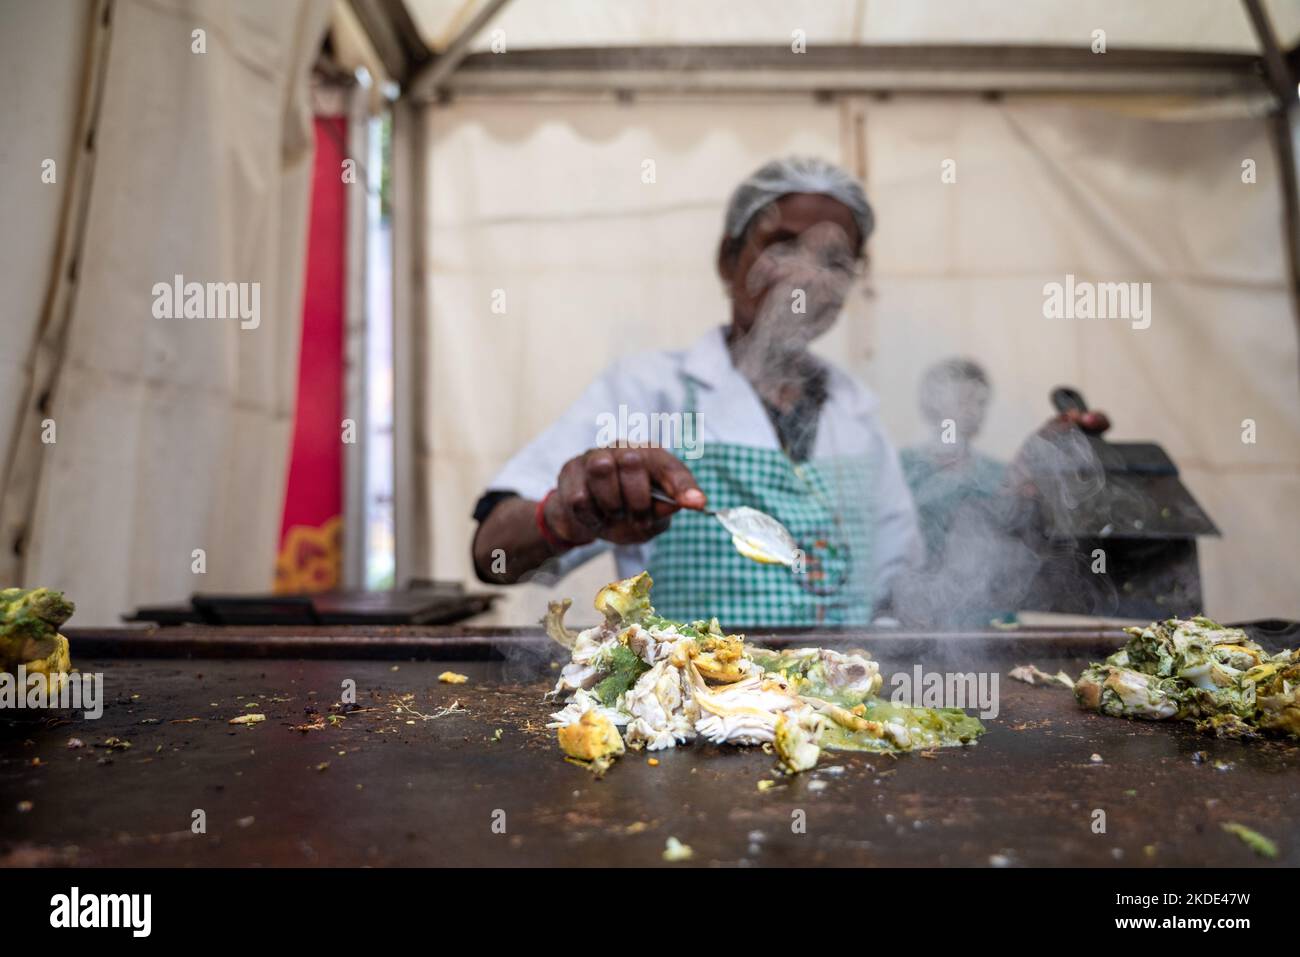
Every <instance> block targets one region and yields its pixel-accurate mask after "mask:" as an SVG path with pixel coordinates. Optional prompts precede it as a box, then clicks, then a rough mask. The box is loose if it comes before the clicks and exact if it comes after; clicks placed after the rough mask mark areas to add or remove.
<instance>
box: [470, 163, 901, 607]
mask: <svg viewBox="0 0 1300 957" xmlns="http://www.w3.org/2000/svg"><path fill="white" fill-rule="evenodd" d="M872 225H873V221H872V212H871V207H870V206H869V205H868V203H867V199H866V196H865V195H864V194H863V192H862V188H861V187H860V186H859V185H858V183H857V182H856V181H855V180H854V179H853V178H852V177H851V176H849V174H848V173H846V172H844V171H843V170H841V169H839V168H838V167H835V166H832V165H831V164H829V163H825V162H823V161H821V160H816V159H798V158H793V159H787V160H778V161H774V162H771V163H768V164H767V165H765V166H764V167H762V168H761V169H759V170H758V171H757V172H756V173H754V174H753V175H752V176H750V177H749V178H748V179H747V180H745V182H743V183H741V185H740V186H739V187H738V188H737V189H736V191H735V192H734V193H733V195H732V197H731V201H730V203H729V204H728V207H727V212H726V219H725V229H724V235H723V237H722V242H721V244H720V246H719V249H718V261H717V266H718V272H719V273H720V275H721V277H722V280H723V282H724V284H725V286H726V290H727V293H728V297H729V298H730V300H731V321H730V323H729V325H728V326H726V327H723V328H716V329H713V330H710V331H709V332H708V333H707V334H706V335H704V336H703V337H702V338H701V339H699V340H698V341H697V342H696V343H695V344H694V345H693V346H691V347H690V348H688V349H687V350H685V351H684V352H659V353H652V354H649V355H642V356H637V357H633V358H630V359H624V360H621V361H619V362H616V363H615V364H614V365H613V366H612V367H611V368H610V369H609V370H607V371H606V372H605V373H604V374H603V375H602V376H601V377H600V378H599V379H597V380H596V382H594V383H593V384H592V385H591V386H590V387H589V388H588V389H587V390H586V392H584V393H583V395H582V396H581V397H580V398H579V399H578V401H577V402H575V403H574V404H573V405H572V406H571V407H570V408H569V409H568V410H567V411H566V412H565V413H564V414H563V415H562V416H561V417H560V419H559V421H558V422H556V423H555V424H554V425H552V426H551V427H550V428H549V429H547V430H546V431H545V432H544V433H542V434H541V435H540V436H538V438H537V439H535V440H534V441H533V442H532V443H531V444H530V445H528V446H527V447H526V448H524V449H523V451H521V452H520V453H518V454H517V455H516V456H515V457H514V458H513V459H511V460H510V462H509V463H507V465H506V466H505V468H504V469H502V471H501V472H500V473H499V474H498V475H497V476H496V477H495V478H494V479H493V480H492V482H491V484H490V486H489V491H488V492H487V493H486V494H485V495H484V496H483V498H482V499H481V500H480V501H479V504H478V507H477V508H476V510H475V517H476V518H477V519H478V521H479V527H478V531H477V533H476V535H475V538H474V545H473V550H474V563H475V568H476V569H477V571H478V574H479V577H480V578H481V579H482V580H484V581H486V582H492V583H509V582H516V581H519V580H520V579H521V578H524V577H525V576H527V575H528V574H529V573H531V572H533V571H534V570H536V569H538V568H539V567H540V566H542V565H543V563H546V562H548V561H552V560H554V561H555V562H556V563H557V566H558V567H557V568H556V571H558V572H559V573H560V574H563V573H565V572H567V571H568V570H570V569H571V568H573V567H575V566H576V565H578V564H580V563H581V562H583V561H585V560H587V559H588V558H590V557H592V556H593V555H595V554H596V553H597V552H599V551H601V550H603V549H604V548H608V547H610V546H613V548H614V550H615V557H616V561H617V564H618V573H619V575H620V577H624V576H630V575H633V574H635V573H637V572H639V571H641V570H642V569H646V570H648V571H649V572H650V574H651V577H652V578H653V579H654V581H655V604H656V607H657V608H659V610H660V611H661V613H663V614H665V615H667V616H669V617H676V618H679V619H682V620H691V619H694V618H698V617H700V616H701V615H717V616H718V617H719V618H721V619H722V620H723V621H727V622H731V623H737V624H739V623H743V624H768V625H778V624H784V625H797V624H813V623H819V622H825V623H828V624H841V623H862V622H866V621H869V620H870V618H871V614H872V609H873V607H875V606H876V605H877V603H878V602H879V601H880V600H881V599H882V598H884V597H885V596H887V594H888V590H889V585H890V582H891V581H892V580H893V579H894V577H895V576H896V575H897V574H898V572H899V570H900V569H901V568H902V567H903V566H904V564H905V563H907V562H909V561H912V560H914V559H916V558H918V557H919V550H920V547H921V546H920V537H919V534H918V531H917V523H916V515H915V512H914V510H913V508H912V500H911V496H910V495H909V493H908V490H907V486H906V484H905V482H904V480H903V475H902V471H901V470H900V468H899V464H898V456H897V454H896V453H895V451H894V448H893V446H892V445H891V444H890V443H889V441H888V440H887V439H886V438H885V436H884V433H883V432H882V430H881V427H880V423H879V420H878V418H877V415H876V406H877V403H876V400H875V397H874V396H873V395H871V393H870V392H868V391H867V390H866V389H865V388H863V387H862V386H860V385H858V384H857V383H856V382H854V381H853V380H852V379H851V378H850V377H849V376H848V375H846V374H845V373H844V372H842V371H840V370H839V369H837V368H835V367H834V366H832V365H830V364H829V363H826V362H824V361H823V360H821V359H817V358H814V357H813V356H812V354H811V353H810V352H808V345H809V344H810V343H811V342H812V341H813V340H814V339H815V338H817V337H818V336H819V335H821V334H822V333H824V332H825V331H826V330H827V329H829V328H830V326H831V325H832V323H834V321H835V319H836V317H837V316H838V314H839V312H840V309H841V307H842V305H843V303H844V297H845V295H846V294H847V292H848V289H849V286H850V285H851V283H852V281H853V279H854V276H855V273H856V271H857V269H858V268H859V266H860V264H861V262H862V251H863V246H864V244H865V242H866V239H867V237H868V236H869V235H870V233H871V229H872ZM620 407H622V408H625V409H626V410H630V411H631V412H632V413H640V414H642V415H645V416H649V415H653V414H656V413H668V414H672V413H680V414H683V415H686V416H689V419H688V422H689V424H690V428H688V429H687V430H685V431H686V433H687V434H691V429H698V431H697V432H696V433H695V437H696V438H697V439H698V440H699V441H698V445H693V446H692V447H691V448H689V449H682V448H678V449H676V450H673V449H669V448H660V447H618V446H619V445H625V444H626V443H611V446H612V447H604V448H600V447H595V446H597V444H598V442H597V434H598V432H599V423H600V422H601V421H602V417H606V418H608V417H609V416H612V415H617V414H618V412H619V409H620ZM675 452H676V454H675ZM656 486H657V487H658V488H660V489H662V490H664V491H665V492H667V493H668V496H669V497H671V498H672V499H673V500H675V502H676V505H668V504H665V503H663V502H660V501H655V500H653V499H652V498H651V489H652V487H656ZM706 505H707V506H708V507H709V508H714V509H716V508H726V507H733V506H740V505H748V506H751V507H754V508H757V509H760V510H762V511H764V512H767V513H768V514H769V515H772V516H773V517H775V518H776V519H777V520H779V521H780V522H782V523H783V524H784V525H785V526H786V527H787V528H788V529H789V530H790V532H791V533H792V534H793V536H794V537H795V540H796V543H797V544H798V546H799V548H800V550H801V552H802V555H803V560H802V561H801V562H800V563H798V564H796V566H795V567H794V568H793V569H791V568H787V567H786V566H784V565H772V564H760V563H756V562H753V561H750V560H749V559H747V558H745V557H744V556H742V555H741V554H739V553H738V552H737V551H736V550H735V548H734V547H733V546H732V541H731V536H730V534H728V533H727V532H726V531H725V530H724V529H723V528H722V527H721V526H720V525H719V524H718V523H717V522H715V521H714V520H713V519H712V518H710V517H708V516H707V515H704V514H702V513H701V512H700V511H699V509H701V508H704V507H705V506H706Z"/></svg>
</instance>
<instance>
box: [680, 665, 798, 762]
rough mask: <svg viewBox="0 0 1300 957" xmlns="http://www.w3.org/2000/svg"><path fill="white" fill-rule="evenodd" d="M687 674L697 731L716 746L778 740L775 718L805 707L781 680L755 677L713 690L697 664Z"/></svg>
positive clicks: (688, 668) (763, 742) (764, 742)
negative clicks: (696, 709) (696, 714)
mask: <svg viewBox="0 0 1300 957" xmlns="http://www.w3.org/2000/svg"><path fill="white" fill-rule="evenodd" d="M687 673H688V675H689V676H690V680H691V689H692V691H693V692H694V694H695V700H696V702H697V703H698V704H699V708H700V718H699V720H698V721H696V722H695V730H696V731H698V732H699V733H700V734H702V735H703V736H704V737H705V738H707V739H708V740H709V741H711V742H713V743H714V744H723V743H727V744H766V743H768V742H770V741H772V740H773V739H774V738H775V737H776V719H777V717H778V716H779V715H780V714H781V713H782V712H786V711H799V710H801V709H802V708H804V707H806V705H805V704H804V702H803V701H802V700H801V699H800V698H799V696H798V695H796V694H795V693H794V692H793V691H792V690H791V689H790V685H789V684H788V683H786V682H785V681H782V680H780V679H775V678H766V677H760V676H758V675H753V676H751V677H749V678H746V679H744V680H743V681H738V682H736V683H735V684H730V685H725V686H724V687H721V688H712V689H711V688H709V687H708V685H706V684H705V683H704V677H703V676H702V675H701V674H700V672H699V670H698V669H697V668H696V667H695V664H694V662H691V663H688V665H687Z"/></svg>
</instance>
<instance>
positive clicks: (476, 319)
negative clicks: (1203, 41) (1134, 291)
mask: <svg viewBox="0 0 1300 957" xmlns="http://www.w3.org/2000/svg"><path fill="white" fill-rule="evenodd" d="M1114 105H1116V106H1119V107H1121V108H1119V109H1115V108H1108V107H1106V106H1099V105H1094V104H1087V103H1081V102H1073V103H1067V102H1052V101H1043V100H1016V99H1009V100H1006V101H1003V102H998V103H993V102H988V101H984V100H980V99H976V98H964V97H950V98H944V99H931V100H926V99H904V98H899V99H897V100H895V101H891V102H887V103H879V102H874V101H873V102H871V103H864V102H861V101H842V102H841V103H839V104H838V105H826V104H822V105H814V104H812V103H809V104H807V105H799V104H797V103H792V102H791V101H790V100H788V99H784V100H781V101H779V102H772V103H761V102H752V101H747V102H745V103H744V104H730V103H729V104H727V105H726V106H725V108H723V107H722V106H720V105H719V104H718V103H709V102H703V101H697V102H681V103H673V104H663V103H654V102H637V103H635V104H598V103H590V102H586V103H575V102H565V103H542V102H532V103H521V102H514V103H511V102H496V103H493V102H488V101H476V102H474V103H453V104H451V105H449V106H443V107H437V108H433V109H430V111H429V113H428V130H429V134H430V135H429V137H428V142H429V144H430V147H429V153H428V156H427V164H428V165H427V167H426V177H427V185H428V206H427V209H426V216H427V219H428V230H427V251H426V269H427V274H428V276H429V277H430V281H429V285H428V289H429V298H428V302H427V312H428V317H429V321H430V323H431V328H432V334H431V335H430V336H429V337H428V339H427V342H428V343H429V346H428V351H427V353H426V354H425V355H424V356H423V360H424V368H425V372H424V375H425V377H426V385H425V389H424V394H425V396H426V397H427V400H426V401H427V406H426V408H425V409H424V410H423V412H424V416H425V422H424V426H423V432H422V435H421V436H420V442H419V443H417V444H418V446H419V447H421V448H422V449H423V453H422V456H423V457H422V458H421V461H420V463H419V465H420V468H421V473H422V476H423V481H424V482H425V483H426V492H427V497H428V499H429V500H430V501H432V502H433V503H434V514H433V542H434V552H433V554H432V555H431V556H428V559H429V565H428V568H427V569H426V570H427V571H428V572H431V573H432V574H434V575H436V576H439V577H453V578H461V579H468V580H472V577H473V573H472V570H471V566H470V564H469V558H468V554H469V540H470V536H471V533H472V528H473V523H472V521H471V519H470V517H469V515H468V511H469V506H470V503H471V502H473V500H474V499H475V497H476V496H477V494H478V493H479V492H480V491H482V489H483V487H484V483H485V482H486V481H487V480H488V479H489V477H490V476H491V475H492V473H493V472H494V471H495V470H496V469H497V468H498V467H499V465H500V464H501V463H502V462H503V461H504V460H505V459H506V458H507V457H508V456H509V455H510V454H511V453H512V452H513V451H514V450H515V449H517V448H518V447H519V446H520V445H522V444H523V443H524V442H525V441H527V440H528V439H529V438H531V437H532V436H533V435H535V434H536V433H537V432H538V431H540V429H541V428H542V427H544V426H545V425H546V424H547V423H548V422H549V421H551V420H552V419H553V418H554V417H555V416H556V415H557V414H558V413H559V412H560V411H561V410H562V409H563V408H564V407H565V406H566V405H567V404H568V403H569V402H570V401H571V400H572V399H573V398H574V397H575V396H576V395H577V393H578V392H579V391H580V390H581V389H582V388H583V387H584V385H585V384H586V383H587V382H588V381H589V380H590V379H591V378H592V376H594V374H595V373H596V372H597V371H598V370H599V369H601V368H603V367H604V366H605V365H606V364H608V363H609V362H610V361H611V360H612V359H614V358H616V357H619V356H623V355H627V354H630V353H634V352H636V351H639V350H644V349H650V348H668V347H680V346H682V345H685V344H686V343H688V342H690V341H691V340H692V339H693V338H694V337H695V336H696V335H698V334H699V333H700V332H702V331H703V330H704V329H706V328H707V327H708V326H709V325H712V324H719V323H722V322H724V321H725V320H726V316H727V310H726V307H725V303H724V299H723V296H722V293H721V290H720V288H719V283H718V281H717V279H716V278H715V276H714V273H713V259H714V253H715V248H716V243H717V240H718V237H719V234H720V229H721V220H722V208H723V204H724V202H725V200H726V197H727V195H728V193H729V191H730V189H731V188H732V187H733V186H734V184H735V183H736V182H737V181H738V180H739V179H740V178H741V177H742V176H744V175H746V174H747V173H748V172H750V171H751V170H752V169H753V168H754V167H755V166H757V165H758V164H759V163H760V162H762V161H763V160H765V159H768V158H770V157H772V156H776V155H781V154H785V153H790V152H803V153H814V154H818V155H821V156H825V157H827V158H831V159H835V160H838V161H841V162H843V163H844V164H845V165H846V166H848V167H849V168H850V169H853V170H855V171H856V172H858V174H859V175H862V176H863V178H864V181H865V183H866V186H867V192H868V195H869V196H870V197H871V199H872V201H873V203H874V204H875V207H876V211H877V219H878V228H877V233H876V235H875V237H874V238H873V240H872V243H871V247H870V253H871V256H872V259H873V269H872V275H871V278H870V280H869V285H870V292H871V295H870V296H869V297H868V296H867V295H865V290H864V295H862V296H859V297H857V298H856V299H855V300H854V302H853V303H852V304H851V306H850V307H849V309H848V310H847V311H846V314H845V315H844V316H843V317H842V319H841V322H840V324H839V326H838V327H837V329H836V330H835V331H834V332H833V333H832V334H831V336H830V337H828V339H827V340H826V341H825V342H823V343H822V349H823V350H824V352H825V353H826V354H827V355H829V356H832V357H833V358H834V359H835V360H836V361H839V362H841V363H844V364H846V365H847V366H848V367H849V369H850V371H851V372H853V373H854V374H856V375H857V376H858V377H859V378H860V379H862V380H863V381H865V382H867V383H868V384H869V385H871V386H872V387H873V388H874V389H875V390H876V391H877V392H878V393H879V394H880V396H881V399H882V404H883V414H884V417H885V420H886V423H887V425H888V426H889V428H890V430H891V431H892V434H893V436H894V439H895V441H896V442H897V443H898V444H899V445H910V444H914V443H917V442H920V441H922V440H923V439H925V438H926V435H925V431H924V428H923V426H922V423H921V420H920V417H919V414H918V412H917V411H916V409H915V405H916V401H915V395H916V385H917V380H918V378H919V376H920V374H921V372H922V371H923V369H925V368H926V366H927V365H929V364H930V363H931V362H933V361H935V360H937V359H939V358H943V357H947V356H951V355H955V354H960V355H966V356H970V357H972V358H975V359H976V360H978V361H979V362H981V363H982V364H983V365H984V366H985V367H986V368H987V369H988V371H989V373H990V375H991V378H992V379H993V382H994V388H995V391H996V397H995V401H994V404H993V406H992V409H991V411H990V415H989V419H988V421H987V423H986V426H985V434H984V436H983V437H982V441H981V442H980V443H978V444H979V445H981V446H982V448H983V449H984V450H985V451H987V452H989V453H990V454H994V455H997V456H1000V457H1002V458H1003V459H1006V458H1008V457H1010V456H1011V455H1012V453H1013V452H1014V450H1015V448H1016V447H1017V446H1018V444H1019V443H1020V442H1021V441H1022V440H1023V438H1024V437H1025V436H1026V435H1028V434H1029V433H1030V432H1031V431H1032V430H1033V429H1034V428H1035V427H1036V426H1037V425H1039V424H1040V423H1041V422H1042V421H1043V420H1045V419H1046V418H1047V416H1048V415H1049V414H1050V412H1051V410H1050V407H1049V405H1048V402H1047V396H1048V393H1049V391H1050V389H1051V388H1052V387H1053V386H1055V385H1058V384H1061V383H1069V384H1073V385H1075V386H1077V387H1079V388H1080V389H1081V390H1082V391H1083V393H1084V395H1085V396H1087V397H1089V398H1090V399H1091V401H1092V402H1093V403H1094V404H1095V405H1097V406H1099V407H1104V408H1106V409H1107V410H1108V411H1109V412H1110V413H1111V415H1112V417H1113V420H1114V422H1115V428H1114V430H1113V437H1115V438H1118V439H1153V440H1156V441H1158V442H1160V443H1161V444H1163V445H1164V446H1165V447H1166V448H1167V449H1168V450H1169V452H1170V454H1171V455H1172V456H1173V457H1174V459H1175V461H1177V462H1178V463H1179V464H1180V465H1181V467H1182V469H1183V477H1184V480H1185V482H1186V484H1187V485H1188V486H1189V487H1190V488H1191V490H1192V491H1193V493H1194V494H1195V495H1197V496H1198V497H1199V498H1200V499H1201V500H1202V502H1203V504H1204V505H1205V506H1206V508H1207V509H1208V510H1209V512H1210V513H1211V515H1212V516H1213V517H1214V518H1215V519H1216V520H1217V521H1218V522H1219V523H1220V525H1221V527H1222V528H1223V531H1224V537H1223V539H1222V540H1217V541H1216V540H1210V541H1207V542H1205V543H1204V545H1203V552H1202V571H1203V575H1204V579H1205V591H1206V603H1207V610H1208V611H1209V612H1210V613H1212V614H1219V615H1223V616H1225V617H1227V618H1233V617H1238V616H1258V615H1264V614H1276V615H1289V616H1296V615H1300V595H1297V593H1296V590H1295V588H1294V575H1293V574H1292V573H1291V572H1290V564H1291V561H1292V551H1293V548H1294V536H1293V535H1290V536H1288V535H1287V534H1286V533H1285V530H1287V529H1290V530H1292V532H1294V530H1295V529H1296V528H1297V527H1300V406H1298V404H1297V401H1296V400H1297V395H1298V393H1300V384H1298V383H1297V368H1298V358H1297V343H1296V331H1295V325H1294V320H1293V318H1292V312H1291V303H1290V301H1289V297H1288V292H1287V283H1286V265H1285V257H1284V251H1283V250H1284V246H1283V243H1282V238H1281V237H1282V233H1281V230H1282V222H1281V208H1282V206H1281V198H1280V186H1279V170H1278V169H1277V168H1276V164H1275V161H1274V157H1273V152H1272V149H1271V146H1270V142H1269V137H1268V132H1267V126H1266V122H1265V121H1264V120H1261V119H1252V118H1216V117H1213V116H1211V117H1202V118H1199V119H1182V120H1168V119H1161V118H1153V117H1147V116H1143V115H1140V114H1135V113H1134V111H1133V110H1131V109H1126V108H1122V107H1123V106H1124V104H1122V103H1116V104H1114ZM1248 159H1249V160H1253V161H1254V163H1255V165H1256V169H1257V181H1256V182H1255V183H1253V184H1249V183H1244V182H1243V181H1242V163H1243V161H1244V160H1248ZM645 160H653V162H654V165H655V181H654V183H653V184H646V183H644V182H643V181H642V177H641V173H642V170H643V168H644V167H643V162H644V161H645ZM945 160H954V161H955V163H956V171H957V181H956V182H955V183H944V182H942V180H941V172H942V169H943V166H942V164H943V163H944V161H945ZM1067 274H1073V275H1074V276H1076V277H1077V278H1078V279H1081V280H1089V281H1136V282H1149V283H1151V288H1152V302H1153V314H1152V322H1151V325H1150V327H1149V328H1147V329H1133V328H1132V327H1131V324H1130V323H1126V322H1116V321H1103V320H1091V321H1090V320H1073V321H1072V320H1049V319H1046V318H1044V314H1043V301H1044V296H1043V288H1044V284H1045V283H1049V282H1063V281H1064V280H1065V276H1066V275H1067ZM496 290H502V291H504V295H505V302H506V312H505V314H503V315H502V314H495V313H494V312H493V311H492V308H491V306H492V303H493V295H494V291H496ZM525 397H526V398H525ZM1246 419H1251V420H1253V421H1254V422H1255V423H1256V427H1257V430H1258V435H1259V440H1258V442H1257V443H1255V444H1245V443H1243V441H1242V422H1243V420H1246ZM611 571H612V567H611V563H608V562H607V560H604V559H601V560H598V562H597V563H593V565H591V566H588V567H587V568H586V569H584V570H583V572H580V573H578V574H577V575H575V576H574V577H571V578H570V579H566V580H565V581H564V582H562V583H561V584H559V585H558V586H556V587H554V588H549V589H547V588H542V587H541V586H537V585H530V586H525V587H523V588H521V589H516V590H513V591H511V592H510V595H509V598H508V600H507V601H505V602H503V603H502V605H501V606H500V609H499V611H498V617H499V618H500V620H502V621H509V622H515V623H518V622H522V621H527V620H529V619H532V618H536V617H537V616H538V615H540V613H541V611H542V610H543V608H544V601H545V599H546V598H548V597H552V596H556V595H576V596H578V597H579V598H581V597H582V596H584V595H590V594H592V593H593V591H594V587H595V586H596V585H598V584H599V583H600V582H601V581H602V580H608V579H607V576H608V575H609V573H610V572H611ZM701 611H702V612H703V611H705V610H704V609H702V610H701Z"/></svg>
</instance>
